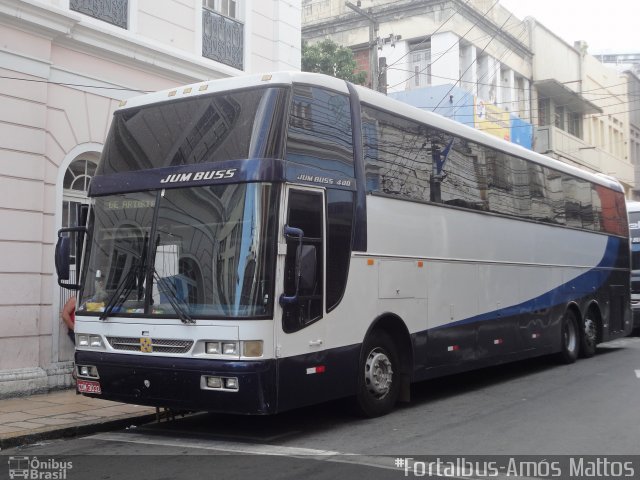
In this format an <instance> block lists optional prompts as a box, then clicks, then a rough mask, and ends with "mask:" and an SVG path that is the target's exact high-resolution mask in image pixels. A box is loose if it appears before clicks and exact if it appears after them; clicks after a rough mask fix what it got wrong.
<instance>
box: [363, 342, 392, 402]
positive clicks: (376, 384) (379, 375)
mask: <svg viewBox="0 0 640 480" xmlns="http://www.w3.org/2000/svg"><path fill="white" fill-rule="evenodd" d="M364 380H365V384H366V386H367V389H368V390H369V392H371V393H372V394H373V395H374V396H375V397H376V398H382V397H384V396H385V395H386V394H387V393H389V390H390V389H391V382H392V381H393V368H392V366H391V361H390V360H389V357H387V356H386V355H385V354H384V352H382V351H380V350H379V349H374V350H372V351H371V353H369V356H368V357H367V362H366V364H365V371H364Z"/></svg>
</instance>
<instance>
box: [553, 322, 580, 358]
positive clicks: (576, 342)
mask: <svg viewBox="0 0 640 480" xmlns="http://www.w3.org/2000/svg"><path fill="white" fill-rule="evenodd" d="M580 338H581V336H580V334H579V330H578V320H577V318H576V314H575V313H574V312H573V311H572V310H567V311H566V312H564V315H563V317H562V327H561V331H560V342H561V343H560V353H559V354H558V358H559V360H560V361H561V362H562V363H565V364H567V365H568V364H570V363H573V362H575V361H576V360H577V359H578V351H579V350H580Z"/></svg>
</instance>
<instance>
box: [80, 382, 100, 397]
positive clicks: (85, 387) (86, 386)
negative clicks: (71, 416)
mask: <svg viewBox="0 0 640 480" xmlns="http://www.w3.org/2000/svg"><path fill="white" fill-rule="evenodd" d="M77 385H78V391H79V392H80V393H97V394H101V393H102V390H101V389H100V383H99V382H93V381H91V380H78V383H77Z"/></svg>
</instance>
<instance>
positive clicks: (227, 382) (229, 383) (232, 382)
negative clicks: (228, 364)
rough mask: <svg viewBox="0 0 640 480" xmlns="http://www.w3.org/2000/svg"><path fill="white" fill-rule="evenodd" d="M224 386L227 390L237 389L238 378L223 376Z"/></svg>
mask: <svg viewBox="0 0 640 480" xmlns="http://www.w3.org/2000/svg"><path fill="white" fill-rule="evenodd" d="M224 388H226V389H227V390H238V379H237V378H225V379H224Z"/></svg>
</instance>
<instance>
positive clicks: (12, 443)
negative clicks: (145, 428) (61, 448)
mask: <svg viewBox="0 0 640 480" xmlns="http://www.w3.org/2000/svg"><path fill="white" fill-rule="evenodd" d="M155 420H156V414H155V413H146V414H144V415H133V416H132V415H129V416H127V415H123V416H119V417H116V418H113V417H112V418H110V419H107V420H105V421H103V422H92V423H78V424H75V425H69V426H63V427H61V428H54V429H46V430H41V431H36V432H29V433H25V434H22V435H16V436H13V437H8V438H0V451H2V450H6V449H9V448H14V447H19V446H22V445H26V444H30V443H36V442H39V441H42V440H53V439H57V438H72V437H78V436H82V435H89V434H91V433H99V432H106V431H109V430H117V429H120V428H126V427H128V426H130V425H131V424H132V423H133V422H135V423H137V424H143V423H149V422H152V421H155Z"/></svg>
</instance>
